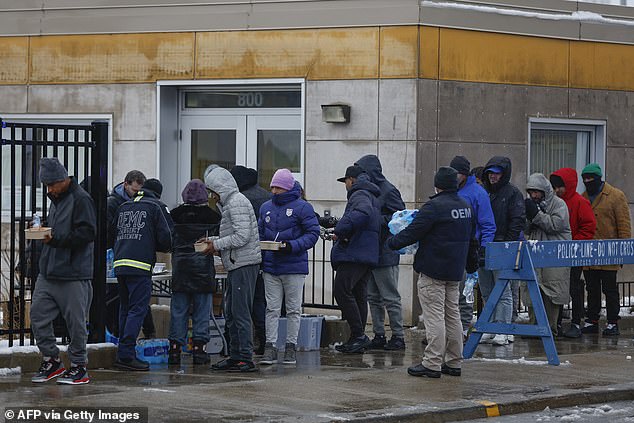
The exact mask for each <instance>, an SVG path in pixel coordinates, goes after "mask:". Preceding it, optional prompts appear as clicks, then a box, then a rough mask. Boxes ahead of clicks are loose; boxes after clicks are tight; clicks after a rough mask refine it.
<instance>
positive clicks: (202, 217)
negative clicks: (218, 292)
mask: <svg viewBox="0 0 634 423" xmlns="http://www.w3.org/2000/svg"><path fill="white" fill-rule="evenodd" d="M171 215H172V218H173V219H174V223H175V224H174V228H173V229H172V291H173V292H186V293H192V294H196V293H209V292H212V291H213V288H214V279H215V277H216V271H215V267H214V258H213V256H208V255H205V254H201V253H197V252H196V251H194V243H195V242H196V241H198V240H199V239H200V238H205V237H208V236H216V235H218V228H219V226H220V225H219V222H220V215H219V214H218V213H217V212H216V211H215V210H212V209H211V208H209V206H208V205H207V204H200V205H198V204H181V205H180V206H178V207H176V208H175V209H173V210H172V211H171Z"/></svg>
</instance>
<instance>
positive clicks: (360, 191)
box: [330, 165, 381, 354]
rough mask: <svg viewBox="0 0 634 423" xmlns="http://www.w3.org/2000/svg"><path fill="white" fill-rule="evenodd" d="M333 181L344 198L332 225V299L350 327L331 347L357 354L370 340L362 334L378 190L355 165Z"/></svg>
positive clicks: (375, 243) (374, 255)
mask: <svg viewBox="0 0 634 423" xmlns="http://www.w3.org/2000/svg"><path fill="white" fill-rule="evenodd" d="M337 181H339V182H342V183H344V184H345V187H346V190H347V191H348V202H347V204H346V208H345V210H344V212H343V215H342V216H341V219H339V221H338V222H337V225H336V226H335V230H334V237H333V240H334V241H335V242H334V244H333V246H332V249H331V250H330V263H331V265H332V268H333V270H335V281H334V291H335V292H334V294H335V300H336V301H337V304H338V305H339V307H340V308H341V314H342V315H343V316H344V319H345V320H346V322H347V323H348V326H349V327H350V339H348V341H347V342H345V343H344V344H342V345H337V346H336V347H335V348H336V350H337V351H339V352H341V353H344V354H357V353H363V352H365V350H366V349H367V348H369V346H370V343H371V341H370V338H368V336H367V335H366V334H365V325H366V320H367V317H368V292H367V284H368V280H369V278H370V277H371V272H372V269H373V268H374V267H376V266H377V265H378V264H379V252H380V236H381V209H380V207H381V206H380V203H379V199H378V198H379V196H380V195H381V190H380V189H379V187H377V186H376V185H375V184H374V183H372V181H371V180H370V177H369V175H368V174H367V173H366V172H365V171H364V170H363V169H362V168H361V167H360V166H357V165H353V166H348V168H346V173H345V175H344V176H343V177H341V178H337Z"/></svg>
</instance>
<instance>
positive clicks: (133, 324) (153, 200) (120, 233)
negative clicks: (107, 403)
mask: <svg viewBox="0 0 634 423" xmlns="http://www.w3.org/2000/svg"><path fill="white" fill-rule="evenodd" d="M116 222H117V223H116V224H117V237H116V239H115V244H114V271H115V275H116V276H117V282H118V284H119V292H120V297H121V309H120V312H119V348H118V350H117V361H116V362H115V367H117V368H119V369H122V370H149V365H148V363H147V362H145V361H140V360H138V359H137V358H136V353H135V349H134V347H135V345H136V338H137V336H138V335H139V330H140V329H141V324H142V323H143V319H144V318H145V315H146V313H147V311H148V304H149V301H150V296H151V294H152V267H153V266H154V263H155V261H156V252H157V251H161V252H169V251H170V248H171V246H172V236H171V231H170V223H169V222H168V220H167V219H166V218H165V213H164V211H163V210H162V207H161V205H160V203H159V201H158V198H157V195H156V194H155V193H154V192H152V191H150V190H145V189H144V190H141V191H139V192H138V193H137V195H136V197H134V200H131V201H127V202H125V203H123V204H122V205H121V206H120V207H119V210H118V213H117V219H116Z"/></svg>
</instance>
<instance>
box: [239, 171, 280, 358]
mask: <svg viewBox="0 0 634 423" xmlns="http://www.w3.org/2000/svg"><path fill="white" fill-rule="evenodd" d="M230 172H231V175H232V176H233V179H235V180H236V184H238V190H240V192H241V193H242V194H243V195H244V196H245V197H247V199H248V200H249V201H250V202H251V205H252V206H253V211H254V212H255V218H256V219H259V217H260V207H262V204H264V203H266V202H267V201H269V199H270V198H271V193H270V192H268V191H267V190H265V189H264V188H262V187H261V186H260V185H258V171H257V170H255V169H251V168H248V167H244V166H240V165H237V166H234V167H232V168H231V170H230ZM251 320H253V332H254V334H253V335H254V341H255V344H254V347H253V351H254V352H255V354H258V355H262V354H264V344H265V343H266V295H265V293H264V279H263V278H262V272H259V273H258V279H257V281H256V282H255V294H254V296H253V310H252V312H251Z"/></svg>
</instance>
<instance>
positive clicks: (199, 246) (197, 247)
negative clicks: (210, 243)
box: [194, 242, 207, 253]
mask: <svg viewBox="0 0 634 423" xmlns="http://www.w3.org/2000/svg"><path fill="white" fill-rule="evenodd" d="M206 249H207V243H206V242H196V243H194V251H196V252H197V253H202V252H203V251H205V250H206Z"/></svg>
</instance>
